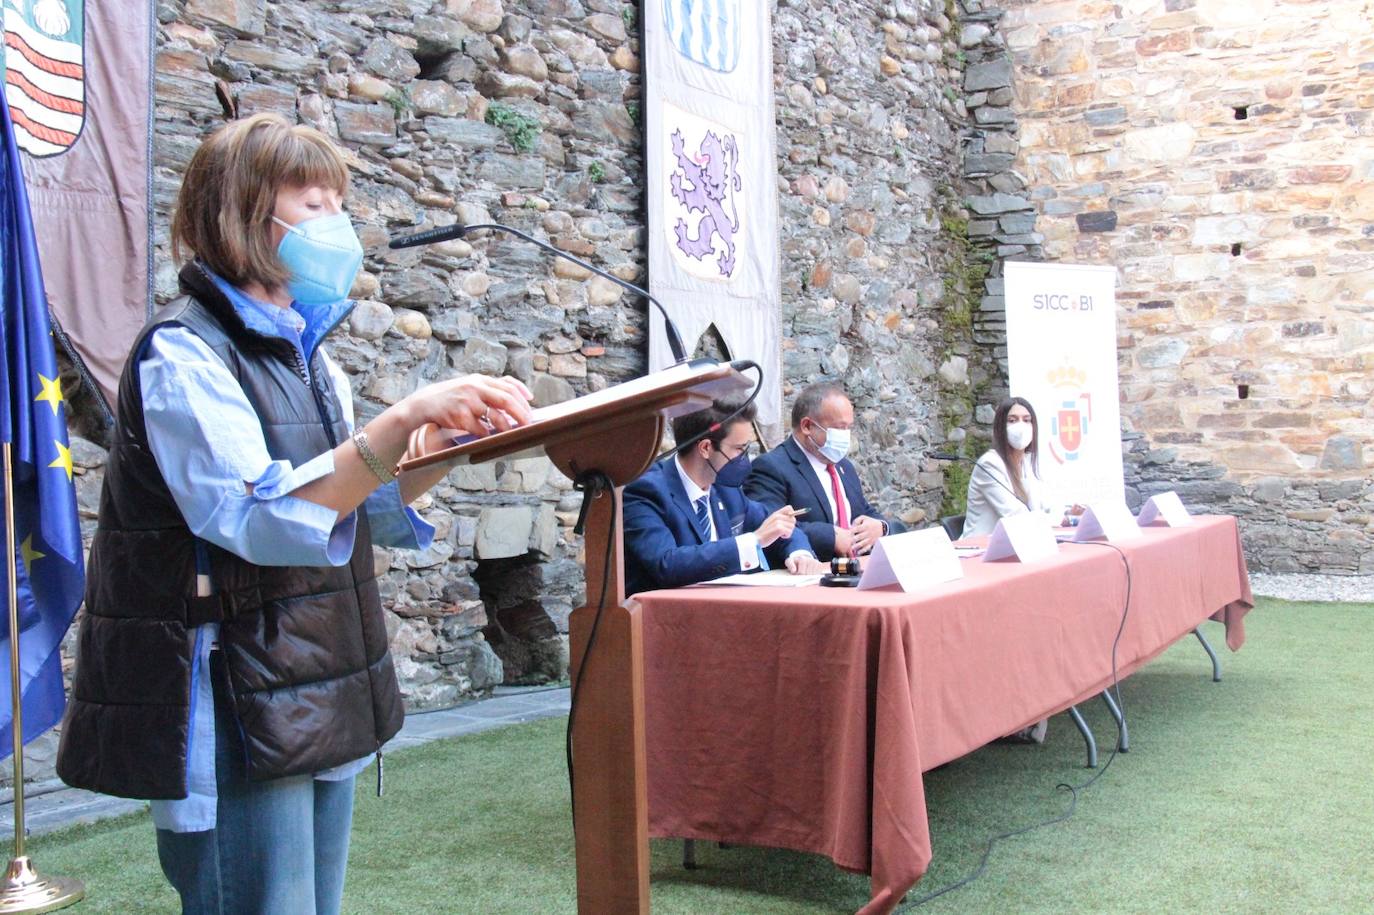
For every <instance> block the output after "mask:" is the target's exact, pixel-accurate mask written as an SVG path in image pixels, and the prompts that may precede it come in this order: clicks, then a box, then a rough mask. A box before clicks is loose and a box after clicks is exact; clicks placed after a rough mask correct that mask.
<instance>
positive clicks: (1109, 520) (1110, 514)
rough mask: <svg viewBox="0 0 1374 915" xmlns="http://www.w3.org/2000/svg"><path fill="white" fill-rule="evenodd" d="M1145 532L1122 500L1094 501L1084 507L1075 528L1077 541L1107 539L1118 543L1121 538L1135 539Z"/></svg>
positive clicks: (1075, 539)
mask: <svg viewBox="0 0 1374 915" xmlns="http://www.w3.org/2000/svg"><path fill="white" fill-rule="evenodd" d="M1143 536H1145V534H1144V533H1143V532H1142V531H1141V530H1140V525H1139V524H1137V523H1136V520H1135V515H1132V514H1131V510H1130V509H1129V508H1127V507H1126V503H1125V502H1122V501H1114V502H1094V503H1092V504H1091V505H1089V506H1088V507H1087V508H1085V509H1083V514H1082V515H1080V516H1079V518H1078V527H1077V528H1076V529H1075V530H1074V534H1073V539H1074V542H1075V543H1078V542H1081V541H1084V540H1106V541H1107V542H1108V543H1116V542H1117V541H1120V540H1134V539H1136V538H1138V537H1143Z"/></svg>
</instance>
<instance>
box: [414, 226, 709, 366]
mask: <svg viewBox="0 0 1374 915" xmlns="http://www.w3.org/2000/svg"><path fill="white" fill-rule="evenodd" d="M479 229H496V230H497V231H499V232H505V233H506V234H508V235H514V236H515V237H517V238H523V239H524V240H525V241H527V242H529V243H530V244H532V245H537V246H538V247H540V248H543V249H544V250H545V251H547V252H549V253H550V254H553V255H556V256H558V257H561V258H563V259H564V260H569V261H572V262H573V263H574V264H577V266H579V267H581V268H582V269H583V270H589V271H591V272H592V273H595V274H596V275H597V276H599V277H601V278H603V279H607V280H610V281H611V282H612V283H615V284H616V285H617V286H619V287H621V288H622V289H628V290H629V291H630V292H633V293H635V294H637V295H642V296H643V297H644V298H645V299H647V300H648V301H650V302H652V303H653V304H654V306H655V307H656V308H658V312H659V314H661V315H663V326H664V328H665V329H666V331H667V333H668V349H669V350H671V351H672V354H673V361H674V363H675V364H677V365H681V364H682V363H684V362H686V361H687V348H686V347H685V346H683V345H682V336H681V335H680V334H678V332H677V326H676V325H674V324H673V319H672V318H670V317H668V310H667V309H666V308H664V307H663V303H662V302H660V301H659V300H658V299H656V298H654V297H653V296H651V295H649V290H647V289H644V288H643V287H641V286H636V285H635V284H634V283H629V282H626V281H625V280H622V279H621V278H620V277H618V276H616V275H615V274H613V273H608V272H606V271H605V270H602V269H601V268H600V267H596V266H593V265H592V264H589V263H587V262H586V261H584V260H582V258H580V257H574V256H573V255H571V254H569V253H568V252H566V251H564V250H562V249H561V248H557V247H555V246H553V245H551V244H549V243H548V242H546V241H542V240H540V239H538V238H535V237H534V236H533V235H530V234H529V233H527V232H522V231H520V230H519V229H516V228H513V227H512V226H505V225H501V224H500V223H498V222H487V223H482V224H480V225H474V226H466V225H463V224H462V223H455V224H454V225H451V226H440V227H439V228H437V229H426V230H425V231H423V232H416V233H415V234H413V235H401V236H398V237H396V238H393V239H391V241H390V242H388V243H387V247H388V248H413V247H415V246H416V245H430V244H434V243H435V242H441V241H450V240H452V239H455V238H462V237H463V236H464V235H466V234H467V233H468V232H476V231H478V230H479Z"/></svg>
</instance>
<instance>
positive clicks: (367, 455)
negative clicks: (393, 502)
mask: <svg viewBox="0 0 1374 915" xmlns="http://www.w3.org/2000/svg"><path fill="white" fill-rule="evenodd" d="M353 444H354V445H356V446H358V454H360V455H362V458H363V463H364V464H366V465H367V466H368V469H370V470H371V471H372V472H373V474H375V475H376V477H377V479H379V480H381V481H382V485H383V486H385V485H386V484H387V483H390V482H391V481H392V480H394V479H396V471H394V470H388V469H387V466H386V465H385V464H383V463H382V462H381V461H380V460H379V459H378V458H377V454H376V452H374V451H373V450H372V446H371V445H369V444H368V443H367V433H366V432H364V431H363V430H362V429H358V430H356V431H355V432H354V433H353Z"/></svg>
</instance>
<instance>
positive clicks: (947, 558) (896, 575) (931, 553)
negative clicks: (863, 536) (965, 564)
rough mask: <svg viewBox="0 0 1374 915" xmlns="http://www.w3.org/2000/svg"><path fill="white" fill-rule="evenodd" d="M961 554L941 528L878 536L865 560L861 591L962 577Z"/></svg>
mask: <svg viewBox="0 0 1374 915" xmlns="http://www.w3.org/2000/svg"><path fill="white" fill-rule="evenodd" d="M963 577H964V570H963V569H962V568H960V567H959V557H958V556H957V555H956V554H955V552H954V545H953V544H952V543H950V541H949V535H948V534H946V533H945V529H944V528H942V527H938V526H936V527H928V528H925V529H924V530H919V531H907V532H906V533H903V534H889V535H888V536H886V537H879V538H878V542H877V543H876V544H875V545H874V546H873V552H872V553H871V554H869V556H868V558H867V559H865V560H864V561H863V574H862V575H860V576H859V590H861V591H866V590H869V589H871V588H881V587H884V586H885V585H890V584H898V585H900V586H901V588H902V590H903V591H916V590H918V589H920V588H924V587H926V586H928V585H938V584H939V583H941V582H944V581H954V580H955V579H956V578H963Z"/></svg>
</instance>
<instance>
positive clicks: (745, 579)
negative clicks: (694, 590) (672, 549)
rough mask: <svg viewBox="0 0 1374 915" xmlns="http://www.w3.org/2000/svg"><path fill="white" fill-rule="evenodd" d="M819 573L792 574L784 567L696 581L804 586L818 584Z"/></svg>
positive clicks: (769, 585)
mask: <svg viewBox="0 0 1374 915" xmlns="http://www.w3.org/2000/svg"><path fill="white" fill-rule="evenodd" d="M820 581H821V577H820V576H819V575H793V574H792V573H791V572H789V571H787V570H786V569H769V570H768V571H767V572H737V573H735V574H734V575H726V576H724V577H722V578H713V579H711V580H710V581H702V582H697V584H698V585H742V586H744V587H748V588H804V587H806V586H807V585H816V584H820Z"/></svg>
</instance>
